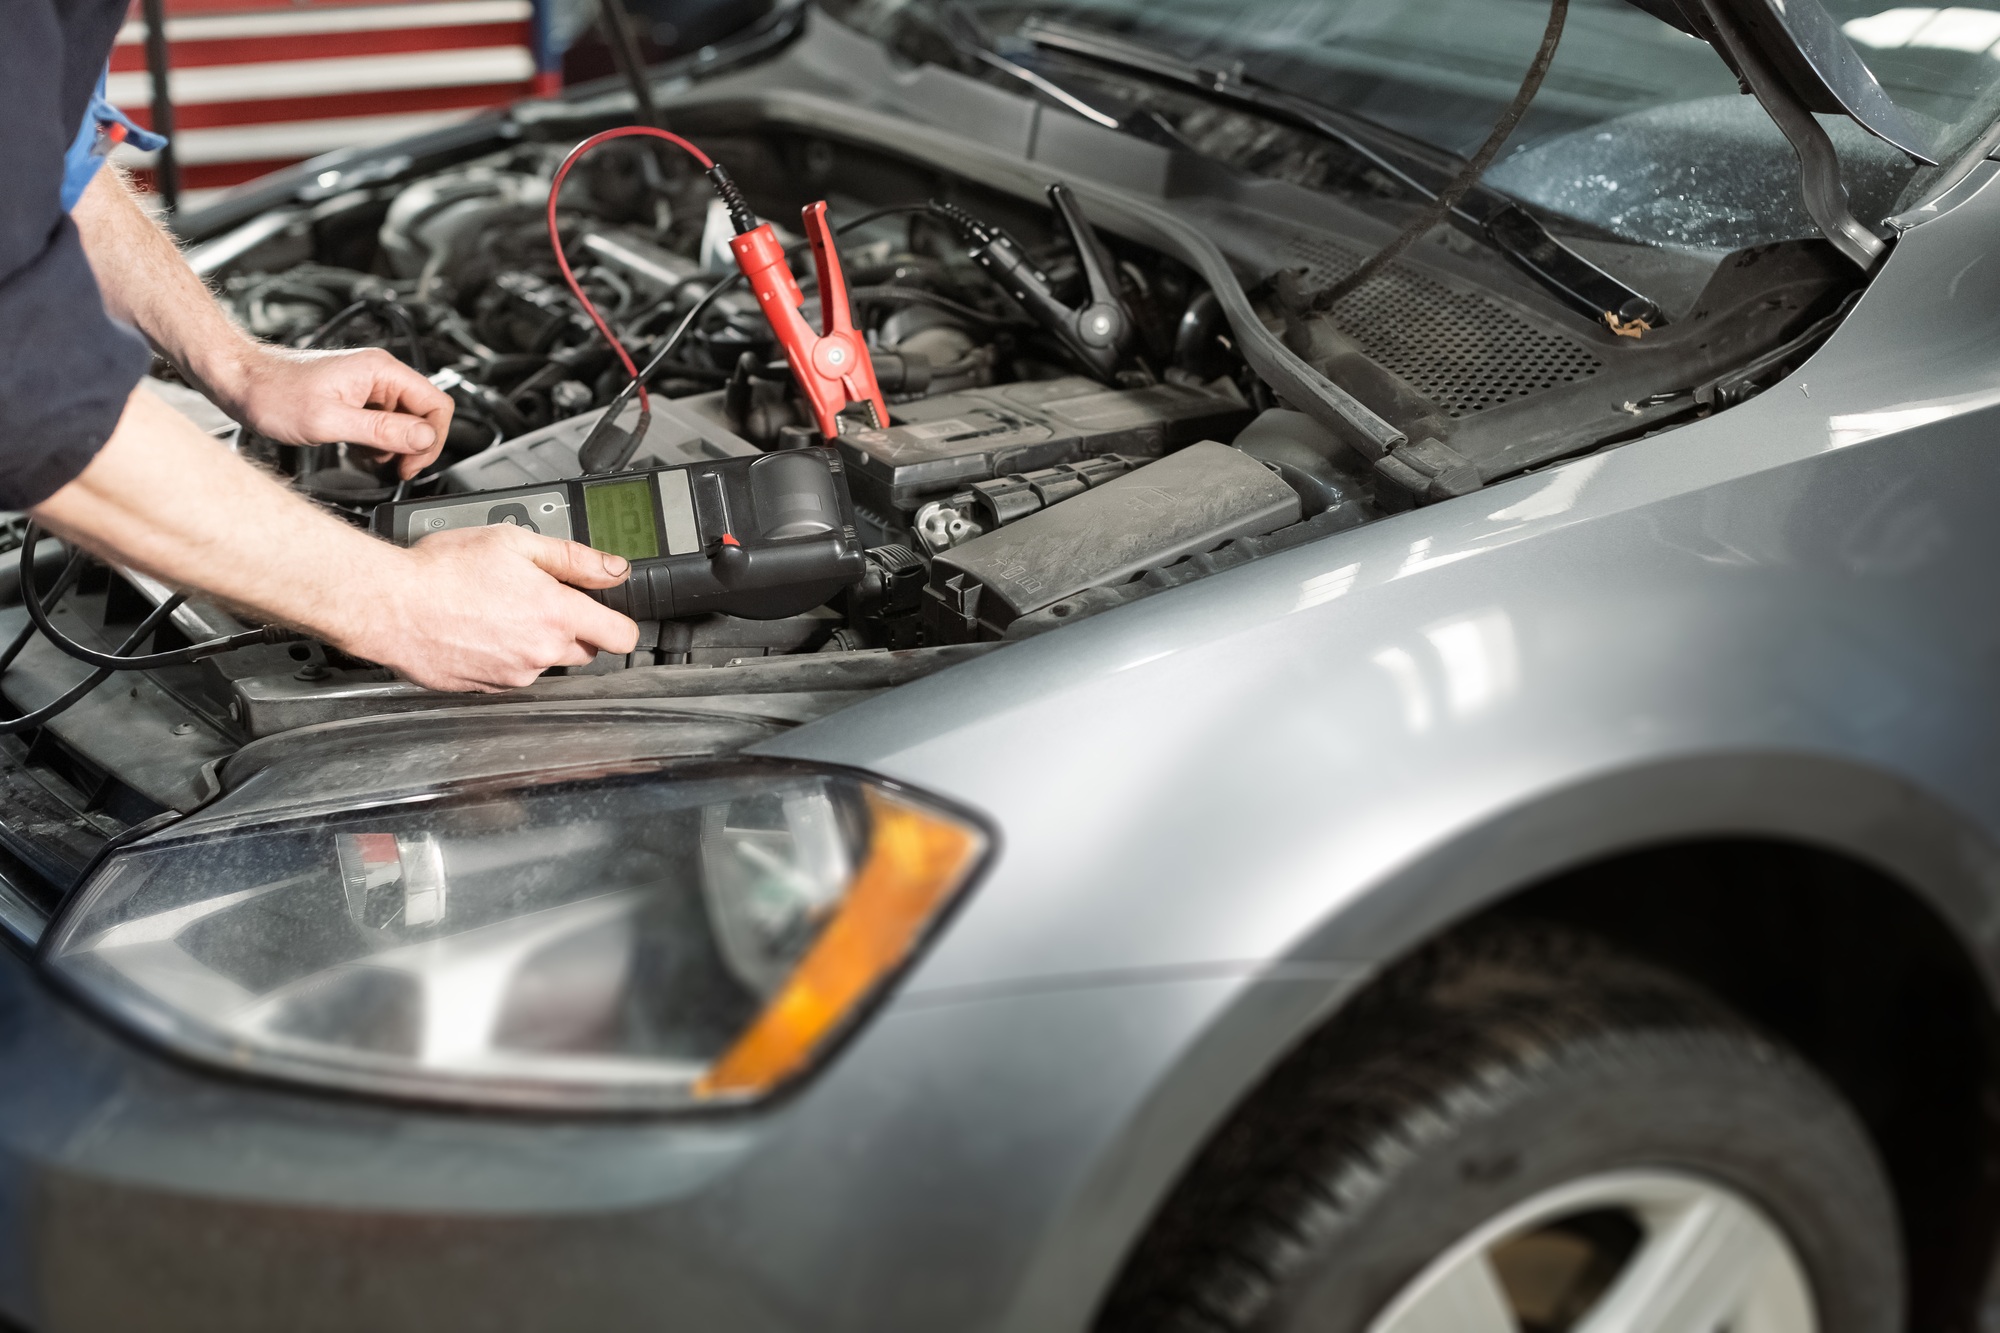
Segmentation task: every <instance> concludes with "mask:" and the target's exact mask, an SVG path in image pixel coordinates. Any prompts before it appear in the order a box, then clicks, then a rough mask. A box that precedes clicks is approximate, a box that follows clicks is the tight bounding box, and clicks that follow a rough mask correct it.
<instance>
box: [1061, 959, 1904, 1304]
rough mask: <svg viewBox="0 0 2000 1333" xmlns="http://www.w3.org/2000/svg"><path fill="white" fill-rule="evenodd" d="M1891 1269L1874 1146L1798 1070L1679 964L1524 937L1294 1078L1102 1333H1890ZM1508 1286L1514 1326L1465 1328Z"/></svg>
mask: <svg viewBox="0 0 2000 1333" xmlns="http://www.w3.org/2000/svg"><path fill="white" fill-rule="evenodd" d="M1649 1191H1650V1192H1649ZM1676 1191H1680V1193H1679V1194H1676V1193H1675V1192H1676ZM1674 1199H1678V1200H1679V1202H1678V1203H1674V1202H1673V1200H1674ZM1663 1200H1665V1201H1666V1202H1662V1201H1663ZM1670 1205H1671V1206H1670ZM1675 1208H1679V1209H1680V1211H1679V1212H1675V1211H1674V1209H1675ZM1688 1208H1694V1209H1696V1211H1695V1212H1693V1213H1690V1212H1688V1211H1687V1209H1688ZM1702 1208H1707V1209H1708V1210H1709V1211H1708V1212H1706V1213H1702V1212H1700V1211H1699V1210H1700V1209H1702ZM1538 1210H1539V1211H1538ZM1675 1218H1679V1219H1680V1220H1679V1221H1675V1220H1673V1219H1675ZM1689 1218H1694V1219H1695V1220H1694V1221H1689V1220H1688V1219H1689ZM1704 1219H1705V1220H1704ZM1529 1224H1532V1225H1529ZM1496 1226H1497V1227H1498V1229H1497V1230H1496V1229H1495V1228H1496ZM1704 1226H1706V1227H1709V1228H1710V1230H1711V1231H1714V1229H1715V1228H1717V1227H1720V1228H1721V1230H1720V1231H1714V1234H1708V1235H1706V1236H1705V1239H1704V1238H1703V1236H1704V1233H1703V1232H1702V1227H1704ZM1524 1227H1525V1228H1526V1229H1523V1228H1524ZM1676 1227H1679V1228H1681V1230H1678V1231H1677V1230H1675V1228H1676ZM1731 1227H1733V1228H1735V1229H1734V1230H1731V1229H1730V1228H1731ZM1509 1228H1512V1229H1511V1230H1510V1229H1509ZM1687 1228H1693V1230H1688V1229H1687ZM1690 1237H1694V1238H1695V1239H1694V1240H1691V1239H1689V1238H1690ZM1676 1238H1678V1239H1676ZM1695 1240H1699V1241H1700V1242H1701V1244H1703V1245H1706V1246H1707V1247H1708V1248H1707V1249H1706V1250H1700V1248H1699V1246H1696V1248H1695V1249H1687V1248H1686V1247H1687V1246H1690V1245H1695ZM1670 1242H1671V1243H1672V1244H1679V1245H1682V1246H1683V1249H1682V1250H1679V1251H1675V1250H1672V1249H1671V1246H1670V1244H1669V1243H1670ZM1756 1246H1762V1247H1763V1248H1762V1249H1754V1253H1753V1247H1756ZM1663 1247H1667V1248H1666V1250H1664V1251H1663ZM1663 1252H1664V1253H1665V1254H1666V1257H1665V1258H1662V1257H1661V1256H1662V1254H1663ZM1676 1254H1681V1255H1683V1257H1682V1258H1681V1259H1678V1260H1677V1259H1675V1258H1674V1255H1676ZM1703 1254H1706V1255H1708V1256H1709V1257H1708V1258H1706V1259H1704V1258H1702V1257H1701V1255H1703ZM1481 1256H1483V1257H1481ZM1686 1256H1692V1257H1686ZM1746 1256H1747V1257H1746ZM1676 1263H1678V1264H1679V1266H1680V1267H1679V1271H1678V1272H1676V1271H1673V1269H1674V1265H1675V1264H1676ZM1454 1264H1456V1265H1458V1266H1459V1267H1460V1268H1466V1270H1467V1271H1466V1272H1462V1273H1461V1272H1457V1271H1456V1270H1454V1269H1453V1267H1452V1266H1453V1265H1454ZM1704 1264H1707V1265H1709V1266H1708V1267H1703V1265H1704ZM1752 1264H1754V1265H1755V1266H1756V1271H1755V1272H1753V1273H1751V1274H1750V1276H1748V1277H1745V1276H1743V1275H1742V1273H1740V1272H1738V1271H1736V1270H1739V1269H1742V1268H1744V1266H1745V1265H1752ZM1468 1265H1470V1268H1467V1266H1468ZM1481 1265H1483V1275H1482V1272H1475V1271H1473V1270H1474V1269H1479V1268H1480V1266H1481ZM1902 1268H1903V1266H1902V1254H1901V1250H1900V1248H1899V1232H1898V1224H1897V1218H1896V1212H1895V1206H1894V1203H1893V1200H1892V1195H1891V1191H1890V1188H1889V1185H1888V1182H1887V1180H1886V1178H1885V1175H1884V1172H1883V1170H1882V1168H1881V1165H1880V1163H1879V1161H1878V1159H1877V1157H1876V1154H1875V1151H1874V1148H1873V1147H1872V1145H1871V1143H1870V1141H1869V1139H1868V1136H1867V1134H1866V1132H1865V1131H1864V1130H1863V1128H1862V1127H1861V1125H1860V1124H1859V1122H1858V1121H1857V1119H1856V1117H1855V1116H1854V1115H1853V1113H1852V1112H1851V1111H1850V1110H1849V1109H1848V1108H1847V1106H1846V1104H1845V1103H1844V1102H1843V1101H1842V1099H1841V1098H1840V1096H1839V1095H1838V1094H1837V1093H1836V1092H1835V1091H1834V1090H1833V1089H1832V1088H1831V1087H1830V1086H1829V1085H1828V1084H1827V1083H1826V1081H1825V1080H1824V1079H1822V1078H1821V1077H1820V1076H1819V1075H1818V1074H1816V1073H1815V1072H1814V1071H1813V1070H1812V1069H1811V1068H1809V1067H1808V1066H1807V1065H1806V1064H1805V1063H1804V1061H1803V1060H1801V1059H1800V1058H1798V1057H1797V1056H1795V1055H1793V1054H1792V1053H1791V1052H1790V1051H1788V1050H1787V1049H1785V1048H1784V1047H1783V1046H1781V1045H1779V1044H1778V1043H1776V1042H1775V1041H1773V1040H1772V1039H1770V1038H1769V1037H1766V1036H1764V1035H1761V1034H1760V1033H1758V1032H1757V1031H1755V1030H1753V1029H1752V1028H1751V1027H1750V1026H1749V1025H1747V1024H1746V1023H1744V1022H1743V1021H1742V1020H1740V1019H1739V1018H1737V1017H1736V1016H1735V1015H1734V1014H1732V1013H1731V1012H1730V1011H1729V1010H1728V1009H1727V1008H1726V1007H1725V1006H1723V1005H1722V1004H1721V1003H1720V1002H1719V1001H1717V1000H1716V999H1714V998H1713V997H1711V996H1710V995H1708V994H1706V993H1705V992H1703V991H1702V990H1701V989H1700V988H1698V987H1697V986H1695V985H1693V984H1691V983H1690V982H1688V981H1686V980H1684V979H1682V978H1680V977H1678V976H1676V975H1673V974H1671V973H1668V972H1665V971H1662V970H1660V969H1658V968H1655V967H1653V966H1650V965H1648V964H1646V963H1644V962H1641V961H1639V960H1638V959H1636V958H1633V957H1631V956H1629V955H1625V954H1622V953H1619V952H1617V951H1615V950H1613V949H1611V948H1609V947H1607V946H1605V945H1603V944H1601V943H1599V942H1596V941H1595V940H1593V939H1591V938H1589V937H1586V936H1582V935H1579V934H1577V933H1574V932H1572V931H1569V930H1567V929H1563V928H1559V927H1552V926H1535V925H1526V926H1524V925H1518V924H1516V925H1508V926H1504V927H1500V928H1493V929H1485V930H1481V931H1479V932H1477V933H1475V934H1472V935H1470V936H1468V937H1466V938H1463V939H1459V940H1455V941H1452V942H1449V943H1447V944H1444V945H1441V946H1439V947H1437V948H1434V949H1432V950H1430V951H1428V952H1427V953H1425V954H1422V955H1420V956H1418V957H1416V958H1414V959H1412V960H1410V961H1409V962H1407V963H1405V964H1402V965H1399V966H1398V967H1396V968H1395V969H1393V970H1392V971H1391V972H1390V973H1389V974H1388V975H1386V976H1385V977H1384V978H1383V980H1382V982H1381V983H1380V984H1379V985H1377V986H1375V987H1373V988H1371V991H1370V992H1369V993H1368V995H1367V996H1366V997H1364V999H1362V1000H1361V1001H1358V1002H1357V1003H1356V1004H1355V1005H1353V1006H1350V1008H1349V1009H1348V1010H1347V1011H1344V1012H1343V1013H1342V1015H1341V1016H1340V1017H1338V1018H1337V1019H1336V1020H1335V1021H1334V1022H1333V1023H1332V1024H1330V1025H1329V1026H1328V1028H1327V1029H1325V1030H1324V1031H1323V1032H1321V1033H1320V1034H1319V1035H1318V1036H1316V1037H1315V1038H1314V1039H1312V1040H1311V1041H1309V1042H1308V1043H1307V1044H1306V1045H1305V1046H1304V1047H1303V1048H1302V1049H1301V1050H1300V1051H1298V1052H1297V1053H1296V1054H1295V1055H1294V1056H1293V1057H1291V1058H1290V1059H1288V1060H1287V1061H1286V1062H1285V1063H1284V1064H1283V1065H1281V1066H1280V1068H1279V1069H1278V1070H1277V1071H1276V1072H1275V1073H1274V1074H1273V1075H1272V1077H1271V1078H1270V1079H1269V1080H1268V1081H1267V1082H1266V1084H1265V1085H1264V1086H1263V1087H1262V1088H1260V1089H1259V1090H1258V1092H1257V1093H1256V1094H1254V1095H1253V1096H1252V1097H1251V1099H1250V1100H1249V1101H1248V1102H1247V1104H1246V1105H1245V1106H1244V1107H1243V1108H1242V1109H1240V1110H1239V1112H1238V1113H1237V1114H1236V1115H1235V1116H1233V1117H1232V1119H1231V1121H1230V1122H1229V1123H1228V1124H1227V1125H1226V1126H1225V1128H1224V1129H1223V1130H1222V1131H1221V1132H1220V1133H1219V1134H1218V1135H1217V1137H1216V1138H1215V1139H1214V1140H1213V1141H1212V1143H1211V1145H1210V1146H1209V1147H1208V1148H1207V1149H1206V1150H1205V1151H1204V1152H1203V1153H1202V1155H1201V1156H1200V1158H1199V1159H1198V1160H1197V1162H1196V1163H1195V1165H1194V1166H1193V1167H1192V1168H1191V1169H1190V1171H1189V1173H1188V1175H1187V1176H1186V1178H1185V1179H1184V1180H1183V1181H1182V1183H1181V1184H1180V1185H1179V1186H1178V1187H1177V1188H1176V1190H1175V1191H1174V1193H1173V1195H1172V1196H1171V1198H1170V1199H1169V1201H1168V1203H1167V1204H1166V1206H1165V1207H1164V1208H1163V1210H1162V1213H1161V1215H1160V1217H1159V1218H1158V1219H1157V1220H1156V1223H1155V1225H1154V1226H1153V1228H1152V1229H1151V1231H1150V1232H1149V1233H1148V1235H1147V1237H1146V1239H1145V1240H1144V1241H1143V1242H1142V1243H1141V1245H1140V1246H1139V1248H1138V1250H1137V1251H1136V1252H1135V1254H1134V1255H1133V1256H1132V1258H1131V1260H1130V1262H1129V1263H1128V1265H1127V1267H1126V1270H1125V1272H1124V1274H1123V1276H1122V1277H1121V1279H1120V1280H1119V1282H1118V1284H1117V1286H1116V1287H1115V1289H1114V1291H1113V1292H1112V1294H1111V1296H1110V1297H1109V1298H1108V1300H1107V1301H1106V1303H1105V1306H1104V1308H1103V1310H1102V1312H1101V1314H1100V1317H1099V1320H1098V1325H1097V1327H1098V1330H1099V1333H1139V1331H1140V1330H1144V1331H1145V1333H1238V1331H1244V1333H1247V1331H1248V1330H1259V1331H1261V1333H1306V1331H1307V1330H1310V1331H1311V1333H1410V1331H1412V1330H1417V1329H1438V1330H1440V1333H1442V1330H1445V1329H1450V1330H1452V1333H1485V1330H1486V1329H1489V1328H1490V1329H1496V1330H1497V1329H1507V1328H1513V1329H1517V1330H1521V1333H1570V1331H1576V1333H1597V1330H1599V1329H1610V1328H1632V1327H1645V1328H1653V1327H1660V1328H1676V1329H1678V1328H1695V1327H1706V1328H1717V1327H1723V1326H1727V1327H1729V1328H1730V1329H1731V1333H1759V1331H1761V1330H1766V1329H1768V1330H1772V1331H1773V1333H1792V1330H1811V1331H1812V1333H1894V1331H1895V1330H1898V1329H1900V1328H1902V1326H1903V1318H1904V1314H1903V1310H1904V1303H1903V1271H1902ZM1662 1273H1664V1274H1665V1277H1664V1278H1663V1279H1662V1278H1661V1274H1662ZM1788 1273H1789V1274H1790V1276H1787V1274H1788ZM1656 1279H1657V1280H1659V1281H1663V1282H1664V1285H1656V1286H1654V1287H1650V1288H1649V1287H1647V1286H1646V1283H1647V1282H1649V1281H1655V1280H1656ZM1454 1282H1456V1283H1458V1284H1459V1285H1460V1286H1466V1284H1467V1283H1470V1284H1471V1286H1472V1287H1475V1288H1476V1287H1481V1286H1484V1287H1485V1288H1486V1290H1485V1291H1484V1292H1483V1293H1482V1292H1480V1291H1473V1293H1472V1296H1471V1297H1467V1296H1466V1293H1465V1292H1463V1291H1461V1292H1459V1293H1458V1294H1457V1296H1456V1297H1454V1296H1453V1295H1452V1294H1451V1293H1450V1292H1448V1291H1446V1292H1444V1294H1443V1295H1442V1296H1440V1295H1439V1294H1438V1293H1439V1292H1440V1291H1443V1288H1444V1287H1449V1286H1451V1284H1452V1283H1454ZM1676 1282H1678V1283H1679V1284H1680V1286H1681V1287H1683V1288H1687V1289H1688V1290H1685V1291H1682V1293H1681V1294H1680V1295H1679V1296H1674V1295H1672V1294H1671V1293H1672V1292H1673V1290H1674V1289H1675V1286H1674V1284H1675V1283H1676ZM1440 1283H1442V1284H1443V1287H1440V1286H1439V1284H1440ZM1496 1286H1497V1287H1498V1288H1499V1291H1498V1298H1499V1299H1500V1300H1502V1301H1504V1303H1505V1305H1506V1307H1507V1313H1508V1314H1509V1315H1510V1316H1511V1322H1509V1321H1508V1320H1506V1319H1501V1318H1499V1317H1498V1316H1497V1315H1494V1316H1492V1317H1483V1316H1475V1315H1474V1314H1472V1313H1469V1311H1471V1310H1472V1308H1473V1306H1478V1305H1479V1303H1480V1301H1481V1300H1487V1301H1489V1302H1490V1301H1491V1299H1493V1298H1494V1296H1495V1293H1494V1292H1493V1291H1492V1290H1491V1288H1493V1287H1496ZM1793 1287H1795V1288H1798V1290H1796V1291H1793V1292H1792V1294H1791V1295H1789V1296H1788V1295H1787V1294H1786V1292H1787V1290H1789V1289H1790V1288H1793ZM1738 1288H1741V1289H1742V1290H1738ZM1648 1291H1651V1292H1652V1293H1653V1294H1652V1295H1651V1296H1650V1297H1649V1296H1647V1292H1648ZM1635 1292H1636V1294H1635ZM1663 1293H1665V1294H1663ZM1454 1299H1458V1300H1461V1301H1463V1300H1467V1299H1470V1300H1471V1302H1472V1304H1471V1305H1468V1306H1464V1307H1463V1308H1461V1306H1459V1305H1454V1304H1452V1301H1453V1300H1454ZM1648 1299H1650V1300H1653V1301H1654V1302H1655V1307H1656V1308H1650V1309H1647V1310H1646V1313H1645V1314H1644V1315H1643V1316H1640V1317H1636V1318H1628V1317H1627V1316H1625V1315H1614V1314H1613V1310H1614V1309H1617V1310H1624V1309H1625V1306H1619V1305H1616V1304H1615V1303H1616V1302H1618V1301H1623V1302H1625V1303H1626V1305H1631V1304H1632V1303H1633V1302H1635V1301H1636V1302H1638V1303H1639V1305H1640V1307H1644V1302H1645V1301H1646V1300H1648ZM1674 1300H1679V1301H1681V1302H1682V1305H1679V1306H1674V1307H1673V1308H1674V1310H1676V1311H1678V1312H1679V1313H1676V1314H1674V1315H1672V1316H1671V1317H1669V1316H1667V1315H1666V1314H1664V1313H1663V1310H1664V1306H1661V1305H1660V1303H1661V1302H1666V1303H1668V1304H1671V1302H1672V1301H1674ZM1703 1301H1707V1302H1708V1305H1707V1306H1704V1307H1703V1308H1704V1309H1705V1310H1706V1311H1707V1312H1706V1313H1702V1314H1696V1315H1690V1314H1689V1313H1688V1310H1689V1309H1691V1308H1692V1307H1691V1306H1689V1305H1688V1303H1689V1302H1693V1303H1694V1304H1697V1305H1698V1304H1700V1303H1701V1302H1703ZM1732 1301H1733V1302H1735V1304H1734V1305H1730V1304H1728V1303H1729V1302H1732ZM1426 1302H1428V1304H1426ZM1481 1308H1482V1309H1483V1307H1481ZM1801 1310H1803V1312H1804V1313H1803V1316H1801V1313H1800V1311H1801ZM1593 1312H1595V1313H1596V1314H1597V1316H1598V1317H1597V1318H1592V1317H1591V1316H1592V1314H1593ZM1704 1321H1706V1322H1704Z"/></svg>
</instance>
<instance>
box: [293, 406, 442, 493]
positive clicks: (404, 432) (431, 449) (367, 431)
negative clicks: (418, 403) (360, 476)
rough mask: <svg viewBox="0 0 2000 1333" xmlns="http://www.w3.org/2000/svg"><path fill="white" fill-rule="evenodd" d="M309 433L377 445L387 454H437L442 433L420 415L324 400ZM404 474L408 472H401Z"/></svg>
mask: <svg viewBox="0 0 2000 1333" xmlns="http://www.w3.org/2000/svg"><path fill="white" fill-rule="evenodd" d="M313 427H314V430H313V433H314V434H315V435H318V436H319V437H320V438H322V439H326V440H345V441H347V442H348V443H349V444H358V445H360V446H361V447H362V448H364V449H380V450H382V451H384V452H385V453H391V454H412V455H416V456H418V457H424V456H425V455H428V456H429V457H428V458H426V459H425V461H426V462H428V461H429V458H435V457H437V453H438V450H440V449H442V448H443V447H444V437H443V436H441V435H440V434H438V429H437V427H436V426H435V425H434V424H433V423H431V422H430V421H428V420H426V419H425V418H423V417H413V416H408V415H406V414H404V413H401V412H375V411H371V410H370V409H368V408H365V407H348V406H347V405H345V404H344V403H328V404H326V405H325V406H324V407H322V408H321V410H320V412H319V413H318V415H317V418H316V419H315V421H314V422H313ZM404 475H405V476H409V475H412V474H410V473H407V472H406V473H404Z"/></svg>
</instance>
